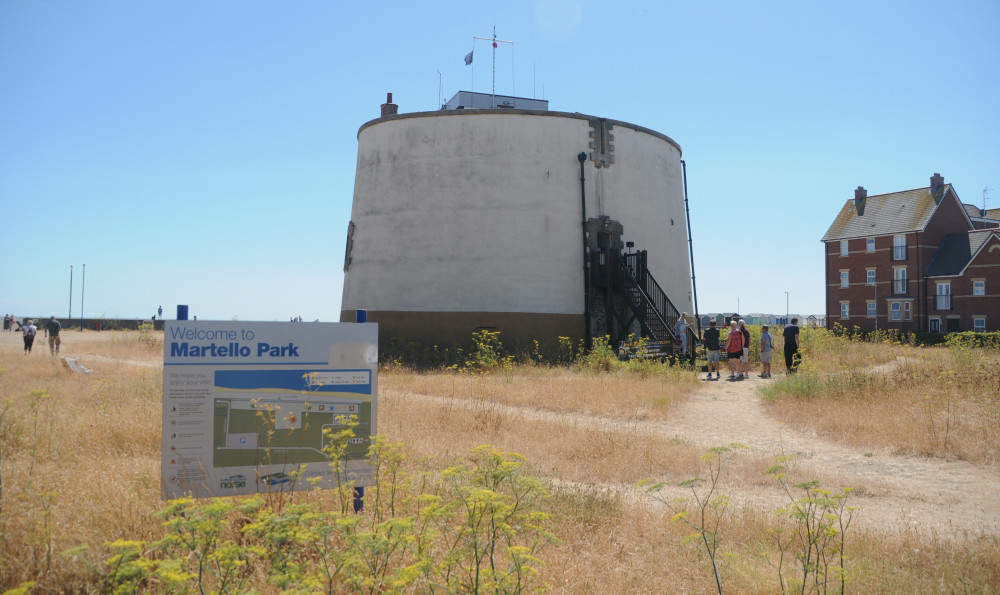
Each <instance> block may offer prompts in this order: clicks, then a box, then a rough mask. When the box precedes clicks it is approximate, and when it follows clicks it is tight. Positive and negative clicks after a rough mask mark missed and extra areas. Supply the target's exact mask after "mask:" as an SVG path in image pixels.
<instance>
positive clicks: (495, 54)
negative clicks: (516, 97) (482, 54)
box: [472, 25, 514, 108]
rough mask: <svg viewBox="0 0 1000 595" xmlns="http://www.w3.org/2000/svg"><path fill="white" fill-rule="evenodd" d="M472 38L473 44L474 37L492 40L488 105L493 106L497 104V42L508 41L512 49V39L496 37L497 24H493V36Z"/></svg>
mask: <svg viewBox="0 0 1000 595" xmlns="http://www.w3.org/2000/svg"><path fill="white" fill-rule="evenodd" d="M472 39H473V42H472V43H473V45H475V43H476V42H475V40H476V39H484V40H486V41H491V42H493V93H492V99H491V101H490V103H492V105H491V106H490V107H494V108H495V107H496V106H497V44H498V43H509V44H510V46H511V49H513V47H514V42H513V41H507V40H505V39H497V26H496V25H493V37H473V38H472Z"/></svg>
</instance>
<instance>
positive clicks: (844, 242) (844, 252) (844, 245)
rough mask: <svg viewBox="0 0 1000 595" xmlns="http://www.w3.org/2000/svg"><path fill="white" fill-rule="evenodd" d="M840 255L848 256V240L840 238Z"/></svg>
mask: <svg viewBox="0 0 1000 595" xmlns="http://www.w3.org/2000/svg"><path fill="white" fill-rule="evenodd" d="M840 255H841V256H847V240H840Z"/></svg>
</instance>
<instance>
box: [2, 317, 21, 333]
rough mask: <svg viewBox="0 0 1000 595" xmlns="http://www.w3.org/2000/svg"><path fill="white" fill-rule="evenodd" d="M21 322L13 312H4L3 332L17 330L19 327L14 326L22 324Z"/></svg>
mask: <svg viewBox="0 0 1000 595" xmlns="http://www.w3.org/2000/svg"><path fill="white" fill-rule="evenodd" d="M20 324H21V323H20V322H18V321H17V319H16V318H14V315H13V314H4V316H3V332H5V333H6V332H7V331H16V330H18V329H17V328H14V327H18V326H20Z"/></svg>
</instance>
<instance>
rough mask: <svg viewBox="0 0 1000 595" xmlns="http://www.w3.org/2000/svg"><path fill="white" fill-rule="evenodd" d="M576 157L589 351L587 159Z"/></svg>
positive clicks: (584, 306)
mask: <svg viewBox="0 0 1000 595" xmlns="http://www.w3.org/2000/svg"><path fill="white" fill-rule="evenodd" d="M576 158H577V159H578V160H579V161H580V207H581V211H582V213H583V327H584V337H585V340H586V342H587V351H590V348H591V347H592V344H591V341H590V248H589V247H588V246H587V190H586V181H587V179H586V176H584V173H583V164H584V163H586V161H587V154H586V153H583V152H581V153H580V154H579V155H577V156H576Z"/></svg>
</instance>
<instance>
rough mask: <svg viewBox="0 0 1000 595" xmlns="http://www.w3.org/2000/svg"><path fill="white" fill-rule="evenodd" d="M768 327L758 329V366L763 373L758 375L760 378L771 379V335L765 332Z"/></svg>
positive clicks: (772, 347)
mask: <svg viewBox="0 0 1000 595" xmlns="http://www.w3.org/2000/svg"><path fill="white" fill-rule="evenodd" d="M767 329H768V326H767V325H766V324H765V325H764V326H762V327H760V331H761V332H760V365H761V367H762V368H764V371H763V372H761V373H760V377H761V378H770V377H771V356H772V355H773V353H772V352H773V350H774V345H773V342H772V341H771V333H769V332H767Z"/></svg>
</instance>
